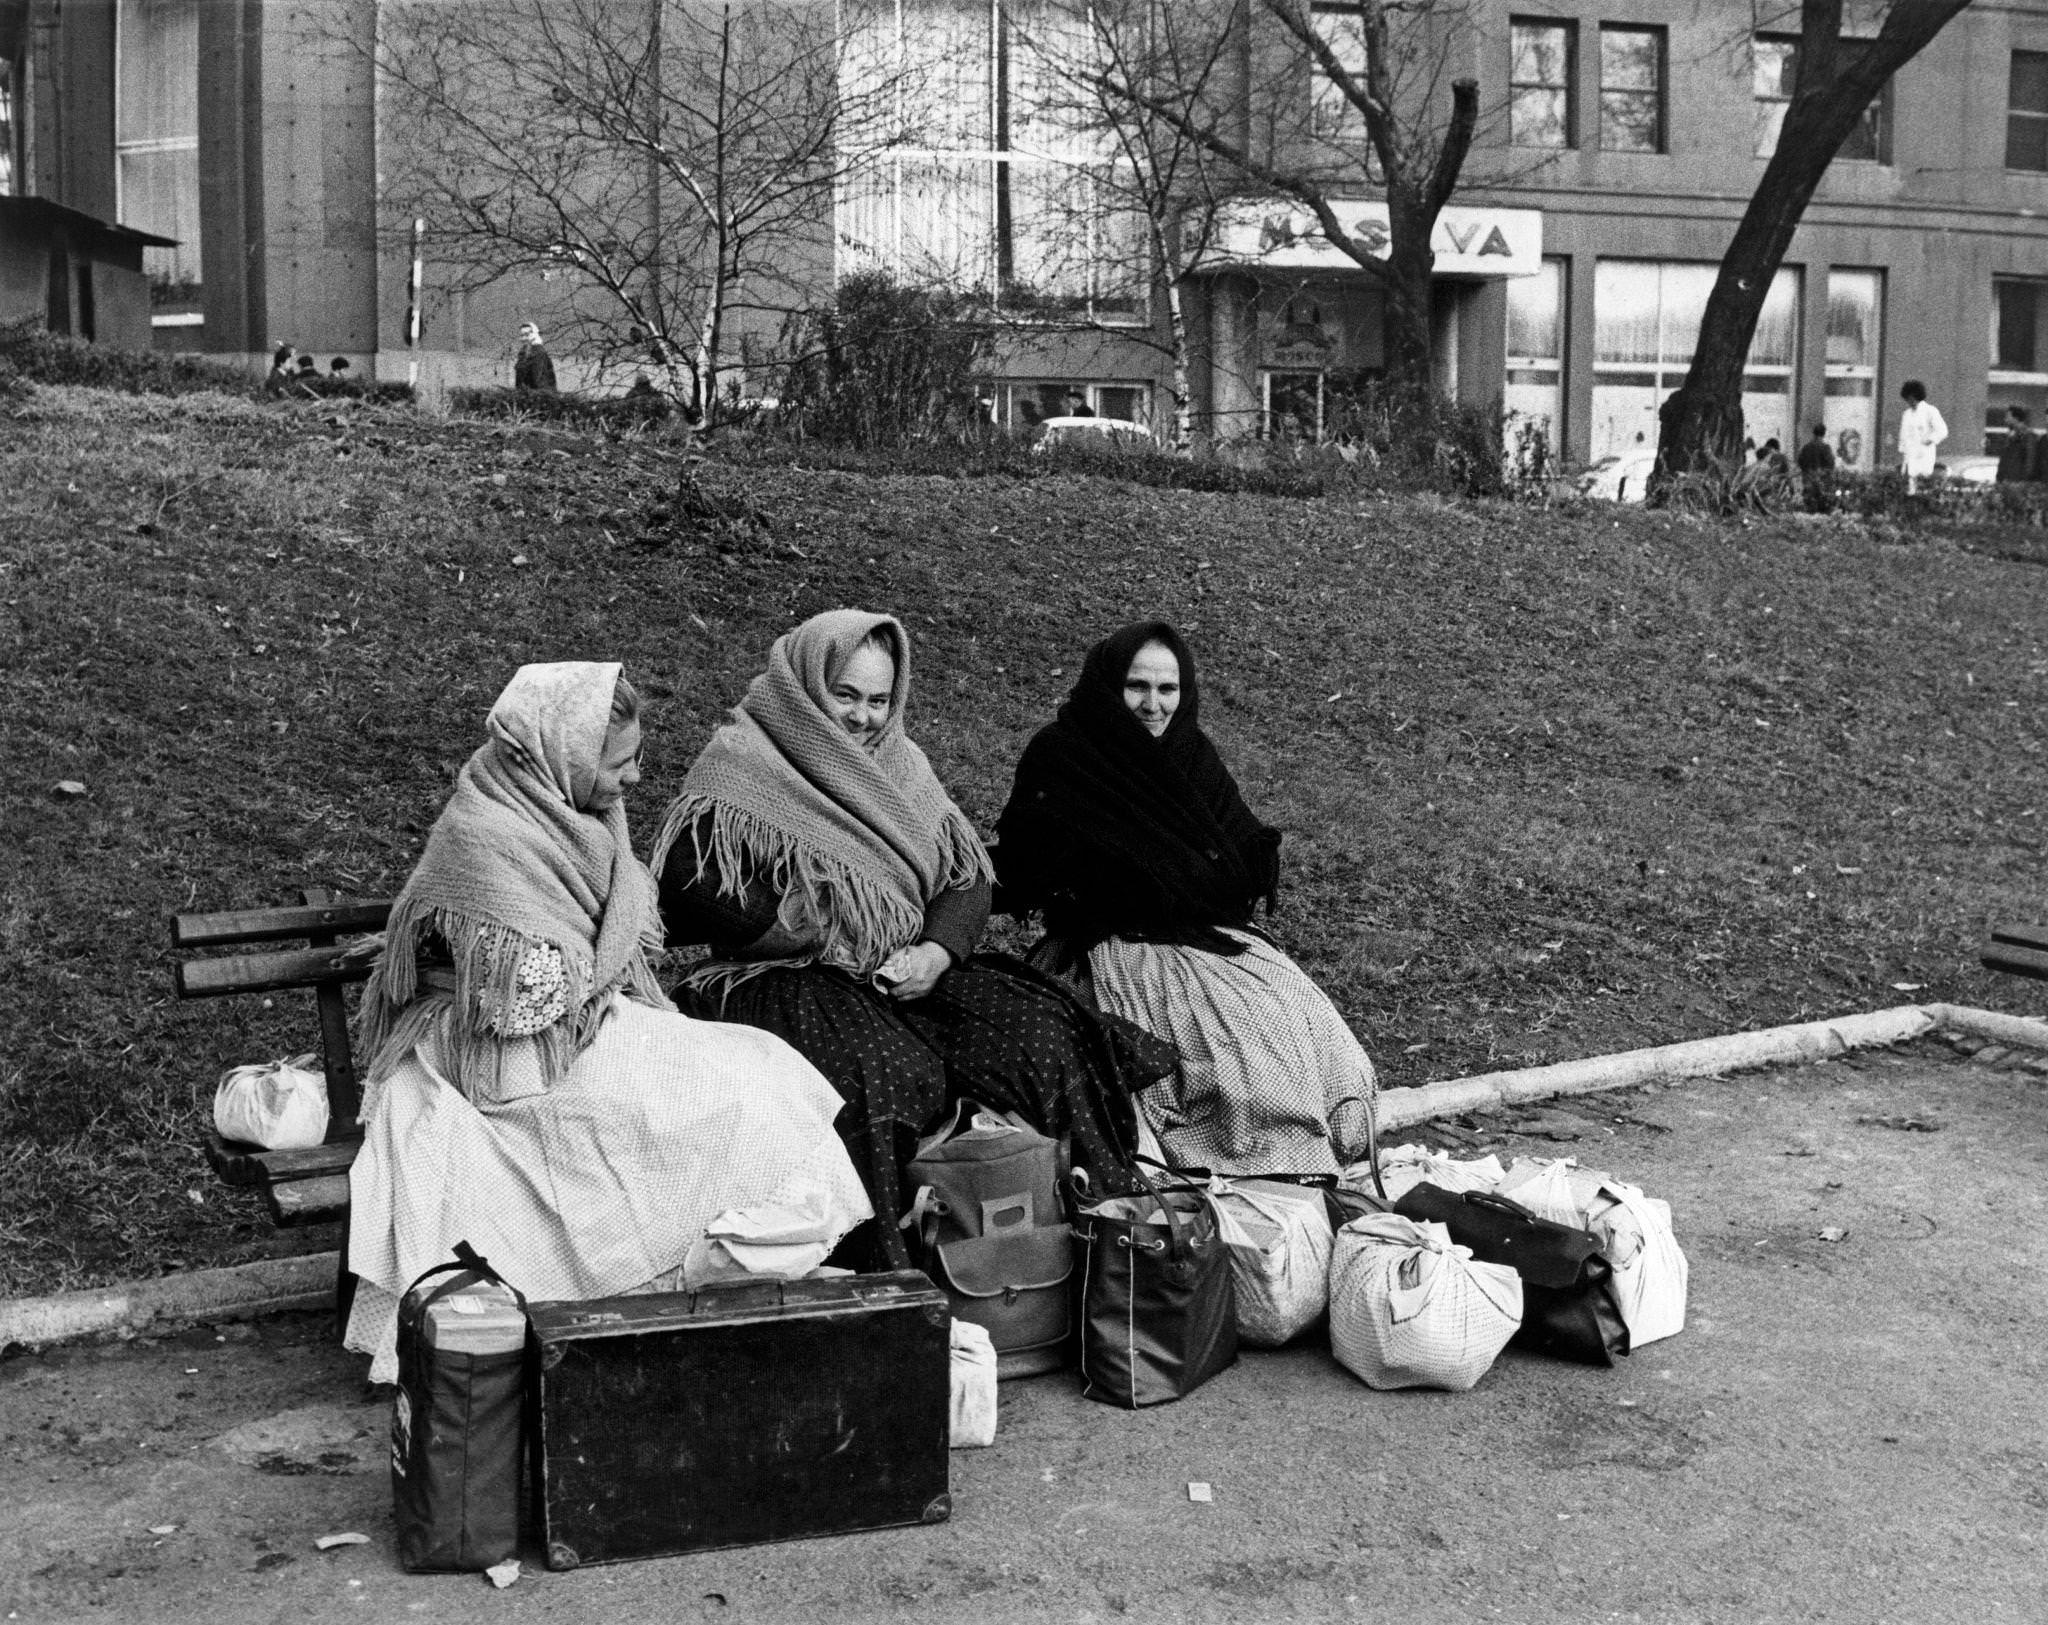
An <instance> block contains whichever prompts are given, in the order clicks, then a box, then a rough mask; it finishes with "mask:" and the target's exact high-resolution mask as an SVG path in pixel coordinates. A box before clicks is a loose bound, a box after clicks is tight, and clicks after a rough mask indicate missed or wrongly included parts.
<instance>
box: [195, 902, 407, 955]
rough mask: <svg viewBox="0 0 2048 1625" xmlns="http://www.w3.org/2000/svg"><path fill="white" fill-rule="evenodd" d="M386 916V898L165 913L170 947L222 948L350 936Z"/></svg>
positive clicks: (374, 925)
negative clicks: (320, 935)
mask: <svg viewBox="0 0 2048 1625" xmlns="http://www.w3.org/2000/svg"><path fill="white" fill-rule="evenodd" d="M390 917H391V904H390V901H389V900H388V899H377V900H373V901H370V902H354V903H350V902H332V903H320V904H314V905H308V906H303V907H299V908H244V909H232V910H227V911H223V912H219V913H212V914H174V915H172V916H171V946H172V947H174V948H228V947H234V946H236V945H238V944H241V943H246V942H284V941H288V940H289V939H291V938H293V937H310V936H313V935H315V934H317V933H322V932H325V933H331V934H335V935H339V936H351V935H354V934H357V933H359V932H365V931H381V930H383V929H384V923H385V921H386V920H388V919H390Z"/></svg>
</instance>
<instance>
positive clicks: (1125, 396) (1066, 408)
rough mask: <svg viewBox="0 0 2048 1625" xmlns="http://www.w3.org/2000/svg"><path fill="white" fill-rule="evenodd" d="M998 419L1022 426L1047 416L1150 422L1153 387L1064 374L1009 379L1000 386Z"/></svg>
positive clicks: (1018, 426) (1014, 426) (1021, 427)
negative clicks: (1113, 382) (1015, 380)
mask: <svg viewBox="0 0 2048 1625" xmlns="http://www.w3.org/2000/svg"><path fill="white" fill-rule="evenodd" d="M1003 406H1004V410H1003V413H1002V419H1001V421H1002V422H1003V423H1004V424H1005V425H1006V426H1007V427H1009V428H1010V429H1013V430H1018V431H1021V430H1024V429H1029V428H1031V427H1032V426H1033V425H1034V424H1039V423H1043V422H1044V421H1045V420H1046V419H1047V418H1062V417H1075V416H1085V417H1098V418H1114V419H1115V420H1116V421H1117V422H1119V423H1139V424H1143V425H1145V426H1146V427H1147V428H1149V427H1150V426H1151V423H1152V390H1151V386H1149V385H1147V384H1097V383H1090V382H1088V381H1087V380H1085V379H1077V378H1063V379H1056V380H1044V379H1041V380H1034V381H1031V382H1012V383H1008V384H1005V385H1004V386H1003Z"/></svg>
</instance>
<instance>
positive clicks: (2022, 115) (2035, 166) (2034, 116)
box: [2005, 51, 2048, 173]
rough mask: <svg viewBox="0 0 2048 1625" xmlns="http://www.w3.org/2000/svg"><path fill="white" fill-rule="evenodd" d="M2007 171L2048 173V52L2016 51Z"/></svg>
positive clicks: (2007, 108)
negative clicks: (2027, 170) (2018, 170)
mask: <svg viewBox="0 0 2048 1625" xmlns="http://www.w3.org/2000/svg"><path fill="white" fill-rule="evenodd" d="M2005 167H2006V168H2007V169H2031V170H2033V171H2035V172H2036V173H2040V172H2044V171H2048V51H2015V52H2013V54H2012V78H2011V81H2010V83H2009V86H2008V89H2007V91H2006V104H2005Z"/></svg>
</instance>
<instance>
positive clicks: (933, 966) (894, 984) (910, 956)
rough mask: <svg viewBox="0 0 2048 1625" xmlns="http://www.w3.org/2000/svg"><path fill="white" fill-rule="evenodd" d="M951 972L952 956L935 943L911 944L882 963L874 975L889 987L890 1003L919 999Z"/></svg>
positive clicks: (899, 949) (898, 950)
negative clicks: (898, 1000) (888, 984)
mask: <svg viewBox="0 0 2048 1625" xmlns="http://www.w3.org/2000/svg"><path fill="white" fill-rule="evenodd" d="M952 968H953V956H952V955H951V954H949V953H947V952H946V950H945V949H943V948H941V947H940V946H939V945H938V944H937V943H936V942H913V943H912V944H911V945H910V946H909V947H908V948H898V949H897V950H896V951H895V952H894V953H893V954H891V955H890V956H889V957H888V958H887V959H885V960H883V961H882V964H881V968H880V969H879V970H877V971H876V972H875V974H876V975H877V976H879V977H881V979H882V980H883V981H885V982H888V983H890V984H891V985H890V988H889V997H890V998H892V999H921V998H923V997H924V996H925V995H926V994H927V993H929V992H931V990H932V989H933V988H935V987H937V986H938V985H939V978H940V977H941V976H944V975H945V974H946V972H947V971H949V970H951V969H952Z"/></svg>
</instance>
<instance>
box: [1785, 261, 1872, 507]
mask: <svg viewBox="0 0 2048 1625" xmlns="http://www.w3.org/2000/svg"><path fill="white" fill-rule="evenodd" d="M1883 314H1884V273H1883V272H1882V271H1850V270H1843V269H1840V268H1837V269H1835V270H1831V271H1829V272H1828V353H1827V377H1826V379H1825V381H1824V385H1823V389H1824V393H1823V395H1822V397H1821V422H1822V423H1824V424H1825V425H1826V426H1827V431H1828V440H1829V442H1830V444H1832V445H1833V446H1834V448H1835V460H1836V462H1838V463H1839V464H1840V465H1841V466H1842V467H1843V468H1869V467H1870V466H1872V462H1873V460H1874V458H1875V457H1876V454H1877V449H1878V439H1877V358H1878V340H1879V334H1880V332H1881V330H1882V328H1881V322H1882V318H1883ZM1801 444H1804V440H1803V439H1802V441H1801Z"/></svg>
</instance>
